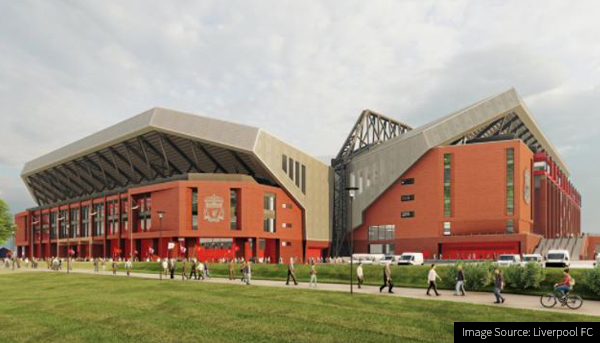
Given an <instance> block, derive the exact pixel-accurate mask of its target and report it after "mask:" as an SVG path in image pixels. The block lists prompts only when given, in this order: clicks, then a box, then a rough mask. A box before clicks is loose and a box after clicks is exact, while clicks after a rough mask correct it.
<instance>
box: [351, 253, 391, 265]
mask: <svg viewBox="0 0 600 343" xmlns="http://www.w3.org/2000/svg"><path fill="white" fill-rule="evenodd" d="M383 259H385V255H384V254H352V263H355V264H358V262H362V264H379V261H381V260H383ZM348 263H350V261H348Z"/></svg>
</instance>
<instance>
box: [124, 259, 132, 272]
mask: <svg viewBox="0 0 600 343" xmlns="http://www.w3.org/2000/svg"><path fill="white" fill-rule="evenodd" d="M132 268H133V265H132V263H131V259H128V260H127V262H125V270H126V271H127V276H129V274H131V269H132Z"/></svg>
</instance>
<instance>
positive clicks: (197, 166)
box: [158, 132, 204, 173]
mask: <svg viewBox="0 0 600 343" xmlns="http://www.w3.org/2000/svg"><path fill="white" fill-rule="evenodd" d="M158 134H159V136H160V137H161V138H162V139H164V140H165V142H167V144H169V145H170V146H171V148H173V150H175V151H176V152H177V153H178V154H179V155H180V156H181V157H183V159H184V160H185V161H186V162H187V163H188V164H189V165H190V167H194V168H196V170H197V171H198V172H199V173H204V171H202V169H201V168H200V166H199V165H198V164H197V163H196V162H194V161H192V160H191V159H190V158H189V157H188V156H187V155H186V154H185V153H184V152H183V151H181V149H180V148H179V147H178V146H177V144H175V142H173V141H172V140H171V139H170V138H169V136H167V135H165V134H163V133H162V132H159V133H158Z"/></svg>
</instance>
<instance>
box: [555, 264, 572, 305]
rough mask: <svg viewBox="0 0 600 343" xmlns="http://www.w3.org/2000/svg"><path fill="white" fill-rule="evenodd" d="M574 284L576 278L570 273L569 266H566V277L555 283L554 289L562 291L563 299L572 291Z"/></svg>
mask: <svg viewBox="0 0 600 343" xmlns="http://www.w3.org/2000/svg"><path fill="white" fill-rule="evenodd" d="M574 284H575V280H573V278H572V277H571V274H570V273H569V268H565V270H564V278H563V280H562V281H561V282H559V283H556V284H554V290H555V291H558V292H561V293H562V295H563V297H562V300H564V299H565V297H566V296H567V293H569V292H570V291H571V288H572V287H573V285H574Z"/></svg>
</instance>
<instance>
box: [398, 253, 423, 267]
mask: <svg viewBox="0 0 600 343" xmlns="http://www.w3.org/2000/svg"><path fill="white" fill-rule="evenodd" d="M424 262H425V259H424V258H423V254H422V253H420V252H405V253H403V254H402V255H400V259H399V260H398V265H399V266H402V265H404V266H406V265H411V266H417V265H418V266H421V265H423V263H424Z"/></svg>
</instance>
